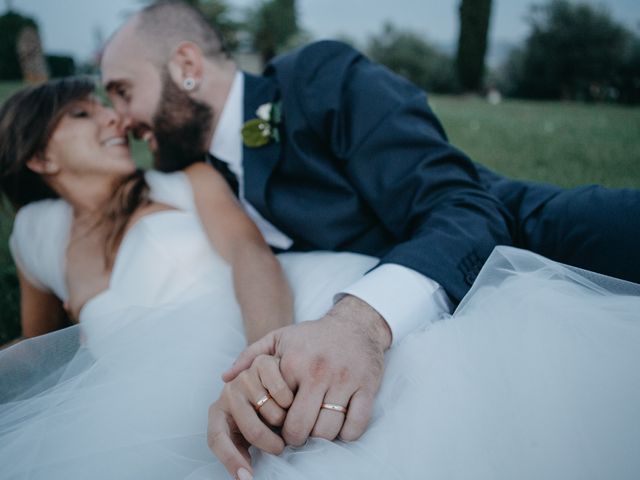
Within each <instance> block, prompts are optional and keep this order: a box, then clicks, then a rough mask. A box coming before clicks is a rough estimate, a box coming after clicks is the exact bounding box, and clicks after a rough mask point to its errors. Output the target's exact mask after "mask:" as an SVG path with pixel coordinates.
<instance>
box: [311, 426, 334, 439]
mask: <svg viewBox="0 0 640 480" xmlns="http://www.w3.org/2000/svg"><path fill="white" fill-rule="evenodd" d="M311 435H312V436H313V437H315V438H323V439H325V440H334V439H335V438H336V434H335V433H333V432H330V431H329V430H327V429H324V428H317V429H314V430H313V432H312V434H311Z"/></svg>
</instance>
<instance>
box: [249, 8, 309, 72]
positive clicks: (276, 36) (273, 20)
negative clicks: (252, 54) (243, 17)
mask: <svg viewBox="0 0 640 480" xmlns="http://www.w3.org/2000/svg"><path fill="white" fill-rule="evenodd" d="M247 23H248V28H249V31H250V32H251V34H252V37H253V42H252V43H253V47H254V48H255V49H256V50H257V51H258V52H259V53H260V56H261V57H262V61H263V62H264V63H267V62H268V61H269V60H271V59H272V58H273V57H274V56H276V55H277V54H278V53H280V52H282V51H284V50H286V49H287V48H290V47H291V46H293V43H294V42H295V40H296V37H297V36H298V35H300V33H301V30H300V27H299V26H298V15H297V11H296V2H295V0H263V1H262V3H261V4H260V5H259V6H258V8H257V9H255V10H253V11H252V12H250V14H249V20H248V22H247Z"/></svg>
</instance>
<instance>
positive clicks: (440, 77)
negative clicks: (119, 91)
mask: <svg viewBox="0 0 640 480" xmlns="http://www.w3.org/2000/svg"><path fill="white" fill-rule="evenodd" d="M187 1H188V3H190V4H192V5H194V6H195V7H197V8H199V9H200V10H201V11H202V12H203V14H204V15H205V16H206V17H207V18H208V19H210V20H211V22H213V23H214V24H215V25H216V26H217V28H218V29H219V30H220V31H221V33H222V34H223V36H224V38H225V39H226V42H227V46H228V47H229V49H230V50H231V51H232V52H233V51H235V52H238V51H252V52H256V53H257V54H258V55H259V56H260V59H261V60H262V62H263V63H266V62H268V61H269V60H270V59H271V58H272V57H273V56H275V55H277V54H279V53H282V52H284V51H286V50H288V49H291V48H293V47H295V46H297V45H300V44H303V43H305V42H308V41H309V40H310V37H309V35H308V34H307V33H306V32H305V31H304V30H303V29H302V28H301V27H300V25H299V22H298V12H297V8H296V2H295V0H258V1H257V3H256V5H255V6H254V7H253V8H251V9H248V10H246V11H245V12H244V13H243V15H240V16H239V15H237V14H236V12H235V11H234V10H233V9H231V8H230V6H229V4H228V3H227V1H225V0H187ZM145 3H149V2H148V1H147V2H145ZM492 9H493V2H492V1H491V0H460V3H459V26H460V30H459V38H458V42H457V48H456V51H455V52H454V53H447V52H445V51H443V49H442V48H439V47H438V46H436V45H434V44H433V43H431V42H430V41H429V40H428V39H427V38H426V35H425V32H414V31H408V30H403V29H400V28H397V27H395V26H394V25H392V24H389V23H387V24H385V25H384V26H383V27H382V29H381V31H380V32H379V33H378V34H376V35H374V36H372V37H371V38H369V39H368V40H367V42H366V43H365V44H364V45H361V46H360V47H361V49H363V50H364V51H365V52H366V53H367V54H368V55H369V56H370V57H371V58H373V59H374V60H376V61H378V62H380V63H383V64H385V65H386V66H388V67H389V68H391V69H392V70H394V71H396V72H398V73H400V74H401V75H404V76H405V77H407V78H409V79H410V80H411V81H413V82H414V83H416V84H417V85H419V86H420V87H422V88H424V89H425V90H427V91H430V92H437V93H462V92H478V93H482V92H483V91H484V90H486V89H487V88H491V89H498V90H500V91H501V92H502V93H503V94H505V95H507V96H512V97H522V98H531V99H545V100H554V99H571V100H587V101H589V100H598V101H617V102H622V103H628V104H638V103H640V37H639V36H638V34H637V32H633V31H630V30H629V29H627V28H626V27H624V26H623V25H622V24H620V23H619V22H617V21H616V20H615V19H613V17H612V16H611V15H610V13H609V12H608V11H607V10H606V9H605V8H604V7H602V6H598V5H594V4H592V3H588V2H585V1H581V2H580V1H579V2H575V1H569V0H547V2H546V3H544V4H541V5H533V6H531V8H530V10H529V14H528V17H527V19H526V21H527V25H528V35H527V37H526V39H525V41H524V42H523V43H522V44H521V45H519V46H517V47H516V48H514V49H513V50H512V51H511V53H510V54H509V55H508V58H507V60H506V61H505V62H504V64H503V65H501V66H500V67H499V68H496V69H494V70H492V71H487V69H486V67H485V57H486V53H487V46H488V39H489V31H490V18H491V14H492ZM16 15H17V14H15V12H9V13H8V14H6V15H4V16H2V17H0V32H2V35H1V36H2V38H0V79H6V78H10V76H11V75H14V76H15V75H16V72H17V74H19V70H17V68H18V67H17V61H15V60H14V61H13V63H12V61H11V59H9V60H7V59H8V58H9V57H10V53H11V52H10V50H11V48H12V46H11V39H10V36H11V34H12V33H11V32H12V31H13V30H12V29H15V28H16V25H20V22H22V24H24V23H25V22H26V23H29V22H31V23H33V24H35V22H33V20H31V19H26V18H24V17H20V18H18V17H19V16H16ZM8 27H10V28H8ZM5 37H6V38H5ZM14 37H15V35H14ZM13 48H14V50H15V47H13ZM71 60H72V59H71ZM49 61H50V62H54V68H51V63H50V69H51V70H52V73H55V72H53V70H54V69H55V67H56V64H55V62H57V70H58V71H62V70H64V68H62V67H65V68H67V69H70V68H73V64H72V63H69V60H68V59H64V58H56V57H52V58H51V59H50V60H49ZM64 62H66V63H64ZM63 64H64V65H63ZM58 73H60V72H58ZM62 73H64V72H62ZM7 74H9V75H7ZM15 78H18V77H15Z"/></svg>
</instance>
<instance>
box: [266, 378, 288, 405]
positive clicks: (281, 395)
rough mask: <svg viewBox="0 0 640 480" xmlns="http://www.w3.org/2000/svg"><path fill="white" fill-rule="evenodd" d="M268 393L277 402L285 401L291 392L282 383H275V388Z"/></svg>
mask: <svg viewBox="0 0 640 480" xmlns="http://www.w3.org/2000/svg"><path fill="white" fill-rule="evenodd" d="M270 393H271V396H272V397H274V398H277V399H279V400H286V399H288V398H289V397H290V396H291V390H289V387H288V386H287V384H286V383H284V382H283V381H279V382H277V384H276V386H275V387H274V388H272V389H270ZM281 406H282V405H281Z"/></svg>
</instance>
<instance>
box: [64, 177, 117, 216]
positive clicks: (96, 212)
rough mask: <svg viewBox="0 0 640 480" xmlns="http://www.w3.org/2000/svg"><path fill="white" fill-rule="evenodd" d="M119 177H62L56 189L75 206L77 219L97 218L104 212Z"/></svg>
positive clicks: (74, 210)
mask: <svg viewBox="0 0 640 480" xmlns="http://www.w3.org/2000/svg"><path fill="white" fill-rule="evenodd" d="M117 181H118V179H106V178H104V177H103V178H83V179H67V178H64V179H60V180H58V181H56V182H55V184H54V185H52V186H53V188H54V190H56V191H57V192H58V194H59V195H60V197H62V198H63V199H64V200H66V201H67V203H69V204H70V205H71V207H72V208H73V212H74V217H75V218H76V219H87V220H91V219H96V218H99V217H100V216H102V215H103V214H104V210H105V206H106V205H107V204H108V203H109V200H110V199H111V197H112V196H113V192H114V188H115V184H116V183H117Z"/></svg>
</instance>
